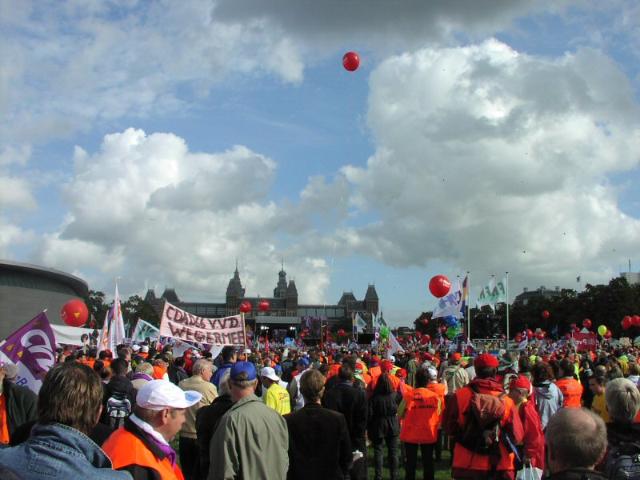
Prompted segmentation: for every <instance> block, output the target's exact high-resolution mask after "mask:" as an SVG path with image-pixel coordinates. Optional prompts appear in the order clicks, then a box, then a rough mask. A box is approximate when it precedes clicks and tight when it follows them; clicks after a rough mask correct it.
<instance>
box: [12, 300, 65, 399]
mask: <svg viewBox="0 0 640 480" xmlns="http://www.w3.org/2000/svg"><path fill="white" fill-rule="evenodd" d="M55 352H56V340H55V336H54V334H53V330H52V329H51V324H50V323H49V319H48V318H47V315H46V313H44V312H42V313H39V314H38V315H37V316H35V317H34V318H32V319H31V320H29V321H28V322H27V323H25V324H24V325H23V326H22V327H20V328H19V329H18V330H16V331H15V332H13V333H12V334H11V335H9V336H8V337H7V339H6V340H5V341H4V342H3V343H2V345H0V360H1V361H2V362H12V363H14V364H15V365H16V366H17V367H18V376H17V377H16V384H18V385H22V386H24V387H28V388H29V389H31V390H33V391H34V392H36V393H38V391H40V387H41V386H42V380H44V376H45V375H46V374H47V372H48V371H49V369H50V368H51V367H53V365H54V363H55V360H56V353H55Z"/></svg>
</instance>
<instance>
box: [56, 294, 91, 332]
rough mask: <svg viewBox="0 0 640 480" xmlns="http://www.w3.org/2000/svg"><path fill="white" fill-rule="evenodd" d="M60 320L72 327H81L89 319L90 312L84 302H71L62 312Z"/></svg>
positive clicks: (65, 305) (75, 300)
mask: <svg viewBox="0 0 640 480" xmlns="http://www.w3.org/2000/svg"><path fill="white" fill-rule="evenodd" d="M60 318H61V319H62V321H63V322H64V323H65V324H66V325H69V326H70V327H81V326H82V325H84V324H85V323H86V322H87V318H89V310H88V309H87V306H86V305H85V303H84V302H83V301H82V300H79V299H77V298H75V299H73V300H69V301H68V302H67V303H65V304H64V305H63V306H62V309H61V310H60Z"/></svg>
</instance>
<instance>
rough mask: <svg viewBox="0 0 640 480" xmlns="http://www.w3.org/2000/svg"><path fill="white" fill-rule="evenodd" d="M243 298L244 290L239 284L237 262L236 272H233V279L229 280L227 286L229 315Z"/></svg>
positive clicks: (240, 283)
mask: <svg viewBox="0 0 640 480" xmlns="http://www.w3.org/2000/svg"><path fill="white" fill-rule="evenodd" d="M243 298H244V288H242V282H240V273H239V272H238V262H237V261H236V270H235V271H234V272H233V278H232V279H231V280H229V285H227V311H228V312H229V313H231V312H232V311H234V310H237V309H238V307H239V306H240V301H241V300H242V299H243Z"/></svg>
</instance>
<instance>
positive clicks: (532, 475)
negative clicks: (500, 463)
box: [516, 463, 543, 480]
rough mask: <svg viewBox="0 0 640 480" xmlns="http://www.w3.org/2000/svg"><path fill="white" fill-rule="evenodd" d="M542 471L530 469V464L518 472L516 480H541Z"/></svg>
mask: <svg viewBox="0 0 640 480" xmlns="http://www.w3.org/2000/svg"><path fill="white" fill-rule="evenodd" d="M542 473H543V472H542V470H540V469H539V468H535V467H532V466H531V464H530V463H528V464H527V465H525V466H524V467H523V468H522V470H518V473H517V474H516V480H542Z"/></svg>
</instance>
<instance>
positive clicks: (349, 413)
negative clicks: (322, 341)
mask: <svg viewBox="0 0 640 480" xmlns="http://www.w3.org/2000/svg"><path fill="white" fill-rule="evenodd" d="M353 374H354V371H353V367H352V366H351V365H350V364H349V363H347V362H343V364H342V367H340V371H339V373H338V378H339V383H338V384H337V385H336V386H335V387H333V388H332V389H330V390H327V391H325V393H324V397H323V399H322V404H323V405H324V406H325V407H327V408H330V409H331V410H335V411H336V412H340V413H342V414H343V415H344V416H345V419H346V421H347V428H348V430H349V438H350V440H351V447H352V448H353V449H354V451H359V452H361V453H362V454H364V456H363V457H362V458H361V459H360V460H357V461H356V462H354V464H353V466H352V468H351V472H350V474H349V475H350V478H351V479H353V480H358V479H361V478H366V476H367V456H366V453H367V445H366V441H365V435H366V429H367V417H368V414H367V400H366V397H365V392H364V390H363V389H361V388H358V387H355V386H354V379H353Z"/></svg>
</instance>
